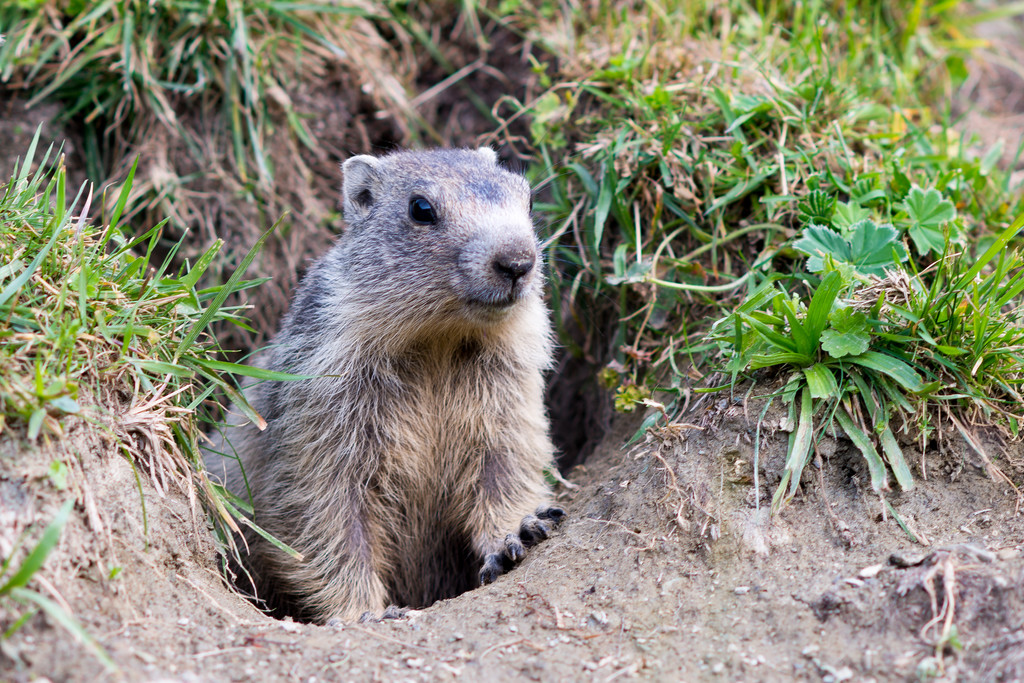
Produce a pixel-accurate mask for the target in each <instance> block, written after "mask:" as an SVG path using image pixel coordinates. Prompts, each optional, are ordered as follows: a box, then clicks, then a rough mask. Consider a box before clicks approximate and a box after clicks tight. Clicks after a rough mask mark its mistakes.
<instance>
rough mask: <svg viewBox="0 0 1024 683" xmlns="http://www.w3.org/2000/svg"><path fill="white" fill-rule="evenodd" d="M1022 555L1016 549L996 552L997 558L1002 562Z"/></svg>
mask: <svg viewBox="0 0 1024 683" xmlns="http://www.w3.org/2000/svg"><path fill="white" fill-rule="evenodd" d="M1019 555H1020V551H1019V550H1017V549H1016V548H1000V549H999V550H997V551H996V557H997V558H998V559H1000V560H1002V561H1004V562H1005V561H1006V560H1012V559H1014V558H1015V557H1018V556H1019Z"/></svg>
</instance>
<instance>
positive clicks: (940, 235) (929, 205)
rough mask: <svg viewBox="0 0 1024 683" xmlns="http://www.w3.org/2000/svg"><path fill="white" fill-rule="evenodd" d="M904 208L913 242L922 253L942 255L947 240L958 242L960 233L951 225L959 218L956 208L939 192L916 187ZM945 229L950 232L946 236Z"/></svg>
mask: <svg viewBox="0 0 1024 683" xmlns="http://www.w3.org/2000/svg"><path fill="white" fill-rule="evenodd" d="M901 207H902V208H903V210H904V211H905V212H906V214H907V218H908V220H909V222H910V223H909V227H908V228H907V234H909V235H910V239H912V240H914V246H915V247H917V252H918V253H919V254H922V255H924V254H928V253H929V252H931V253H934V254H942V253H943V251H944V250H945V249H946V245H947V242H948V241H956V239H957V237H958V234H957V231H956V228H955V226H952V225H951V223H952V221H953V220H954V219H955V218H956V208H955V207H954V206H953V202H951V201H949V200H948V199H946V198H944V197H943V196H942V194H941V193H940V192H939V191H938V190H935V189H930V190H928V191H924V190H922V189H921V188H919V187H914V188H912V189H911V190H910V193H909V194H908V195H907V197H906V199H904V200H903V203H902V205H901ZM943 228H946V231H947V232H945V233H944V231H943Z"/></svg>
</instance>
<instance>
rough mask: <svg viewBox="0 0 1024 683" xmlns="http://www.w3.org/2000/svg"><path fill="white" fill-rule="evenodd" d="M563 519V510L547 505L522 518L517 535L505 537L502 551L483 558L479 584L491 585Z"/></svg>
mask: <svg viewBox="0 0 1024 683" xmlns="http://www.w3.org/2000/svg"><path fill="white" fill-rule="evenodd" d="M564 519H565V510H563V509H562V508H560V507H554V506H549V505H543V506H541V507H539V508H537V512H536V513H535V514H532V515H526V516H525V517H523V521H522V522H520V523H519V533H518V535H517V534H509V535H507V536H506V537H505V543H504V547H503V548H502V550H500V551H498V552H496V553H491V554H490V555H487V556H486V557H485V558H484V566H483V567H481V569H480V584H481V585H486V584H488V583H493V582H494V580H495V579H497V578H498V577H499V576H501V575H502V574H504V573H505V572H507V571H508V570H509V569H511V568H512V567H514V566H515V565H516V564H518V563H519V561H520V560H522V559H523V558H524V557H526V548H531V547H533V546H535V545H537V544H538V543H540V542H541V541H543V540H544V539H546V538H547V537H548V535H549V534H550V533H551V530H552V529H553V528H554V527H556V526H558V525H559V524H561V523H562V520H564Z"/></svg>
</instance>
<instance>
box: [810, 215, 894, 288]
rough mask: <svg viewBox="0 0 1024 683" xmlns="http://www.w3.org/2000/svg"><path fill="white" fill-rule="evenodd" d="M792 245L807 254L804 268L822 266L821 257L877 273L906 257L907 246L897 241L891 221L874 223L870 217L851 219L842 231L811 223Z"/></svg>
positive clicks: (815, 269)
mask: <svg viewBox="0 0 1024 683" xmlns="http://www.w3.org/2000/svg"><path fill="white" fill-rule="evenodd" d="M793 247H794V248H796V249H798V250H800V251H802V252H803V253H805V254H807V255H808V256H809V257H810V258H808V259H807V269H808V270H810V271H811V272H812V273H820V272H821V271H823V270H825V259H826V258H828V259H831V261H832V262H833V263H834V264H843V265H846V266H849V267H850V268H851V269H852V270H853V271H854V272H856V273H858V274H860V275H881V274H882V273H884V272H885V269H886V268H892V267H894V266H895V265H897V264H899V263H902V262H903V261H906V260H907V250H906V249H904V248H903V245H902V244H901V243H900V241H899V233H898V232H897V231H896V229H895V228H893V227H892V226H891V225H875V223H874V222H873V221H870V220H862V221H858V222H857V223H854V224H853V225H851V226H850V227H849V228H847V229H846V230H845V231H844V232H843V233H837V232H835V231H834V230H831V229H829V228H826V227H824V226H821V225H816V224H811V225H809V226H808V227H807V228H806V229H805V230H804V234H803V237H801V238H800V239H798V240H797V241H795V242H794V243H793Z"/></svg>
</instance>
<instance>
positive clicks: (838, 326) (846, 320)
mask: <svg viewBox="0 0 1024 683" xmlns="http://www.w3.org/2000/svg"><path fill="white" fill-rule="evenodd" d="M829 323H830V327H829V329H827V330H825V331H824V332H822V333H821V348H822V349H823V350H824V351H825V352H826V353H828V355H830V356H832V357H833V358H842V357H843V356H857V355H860V354H862V353H864V352H865V351H867V350H868V346H869V345H870V343H871V335H870V333H869V329H870V328H869V326H868V317H867V316H866V315H864V314H863V313H860V312H859V311H854V310H853V309H852V308H849V307H848V306H847V307H842V308H837V309H835V310H834V311H832V314H831V315H830V316H829Z"/></svg>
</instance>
